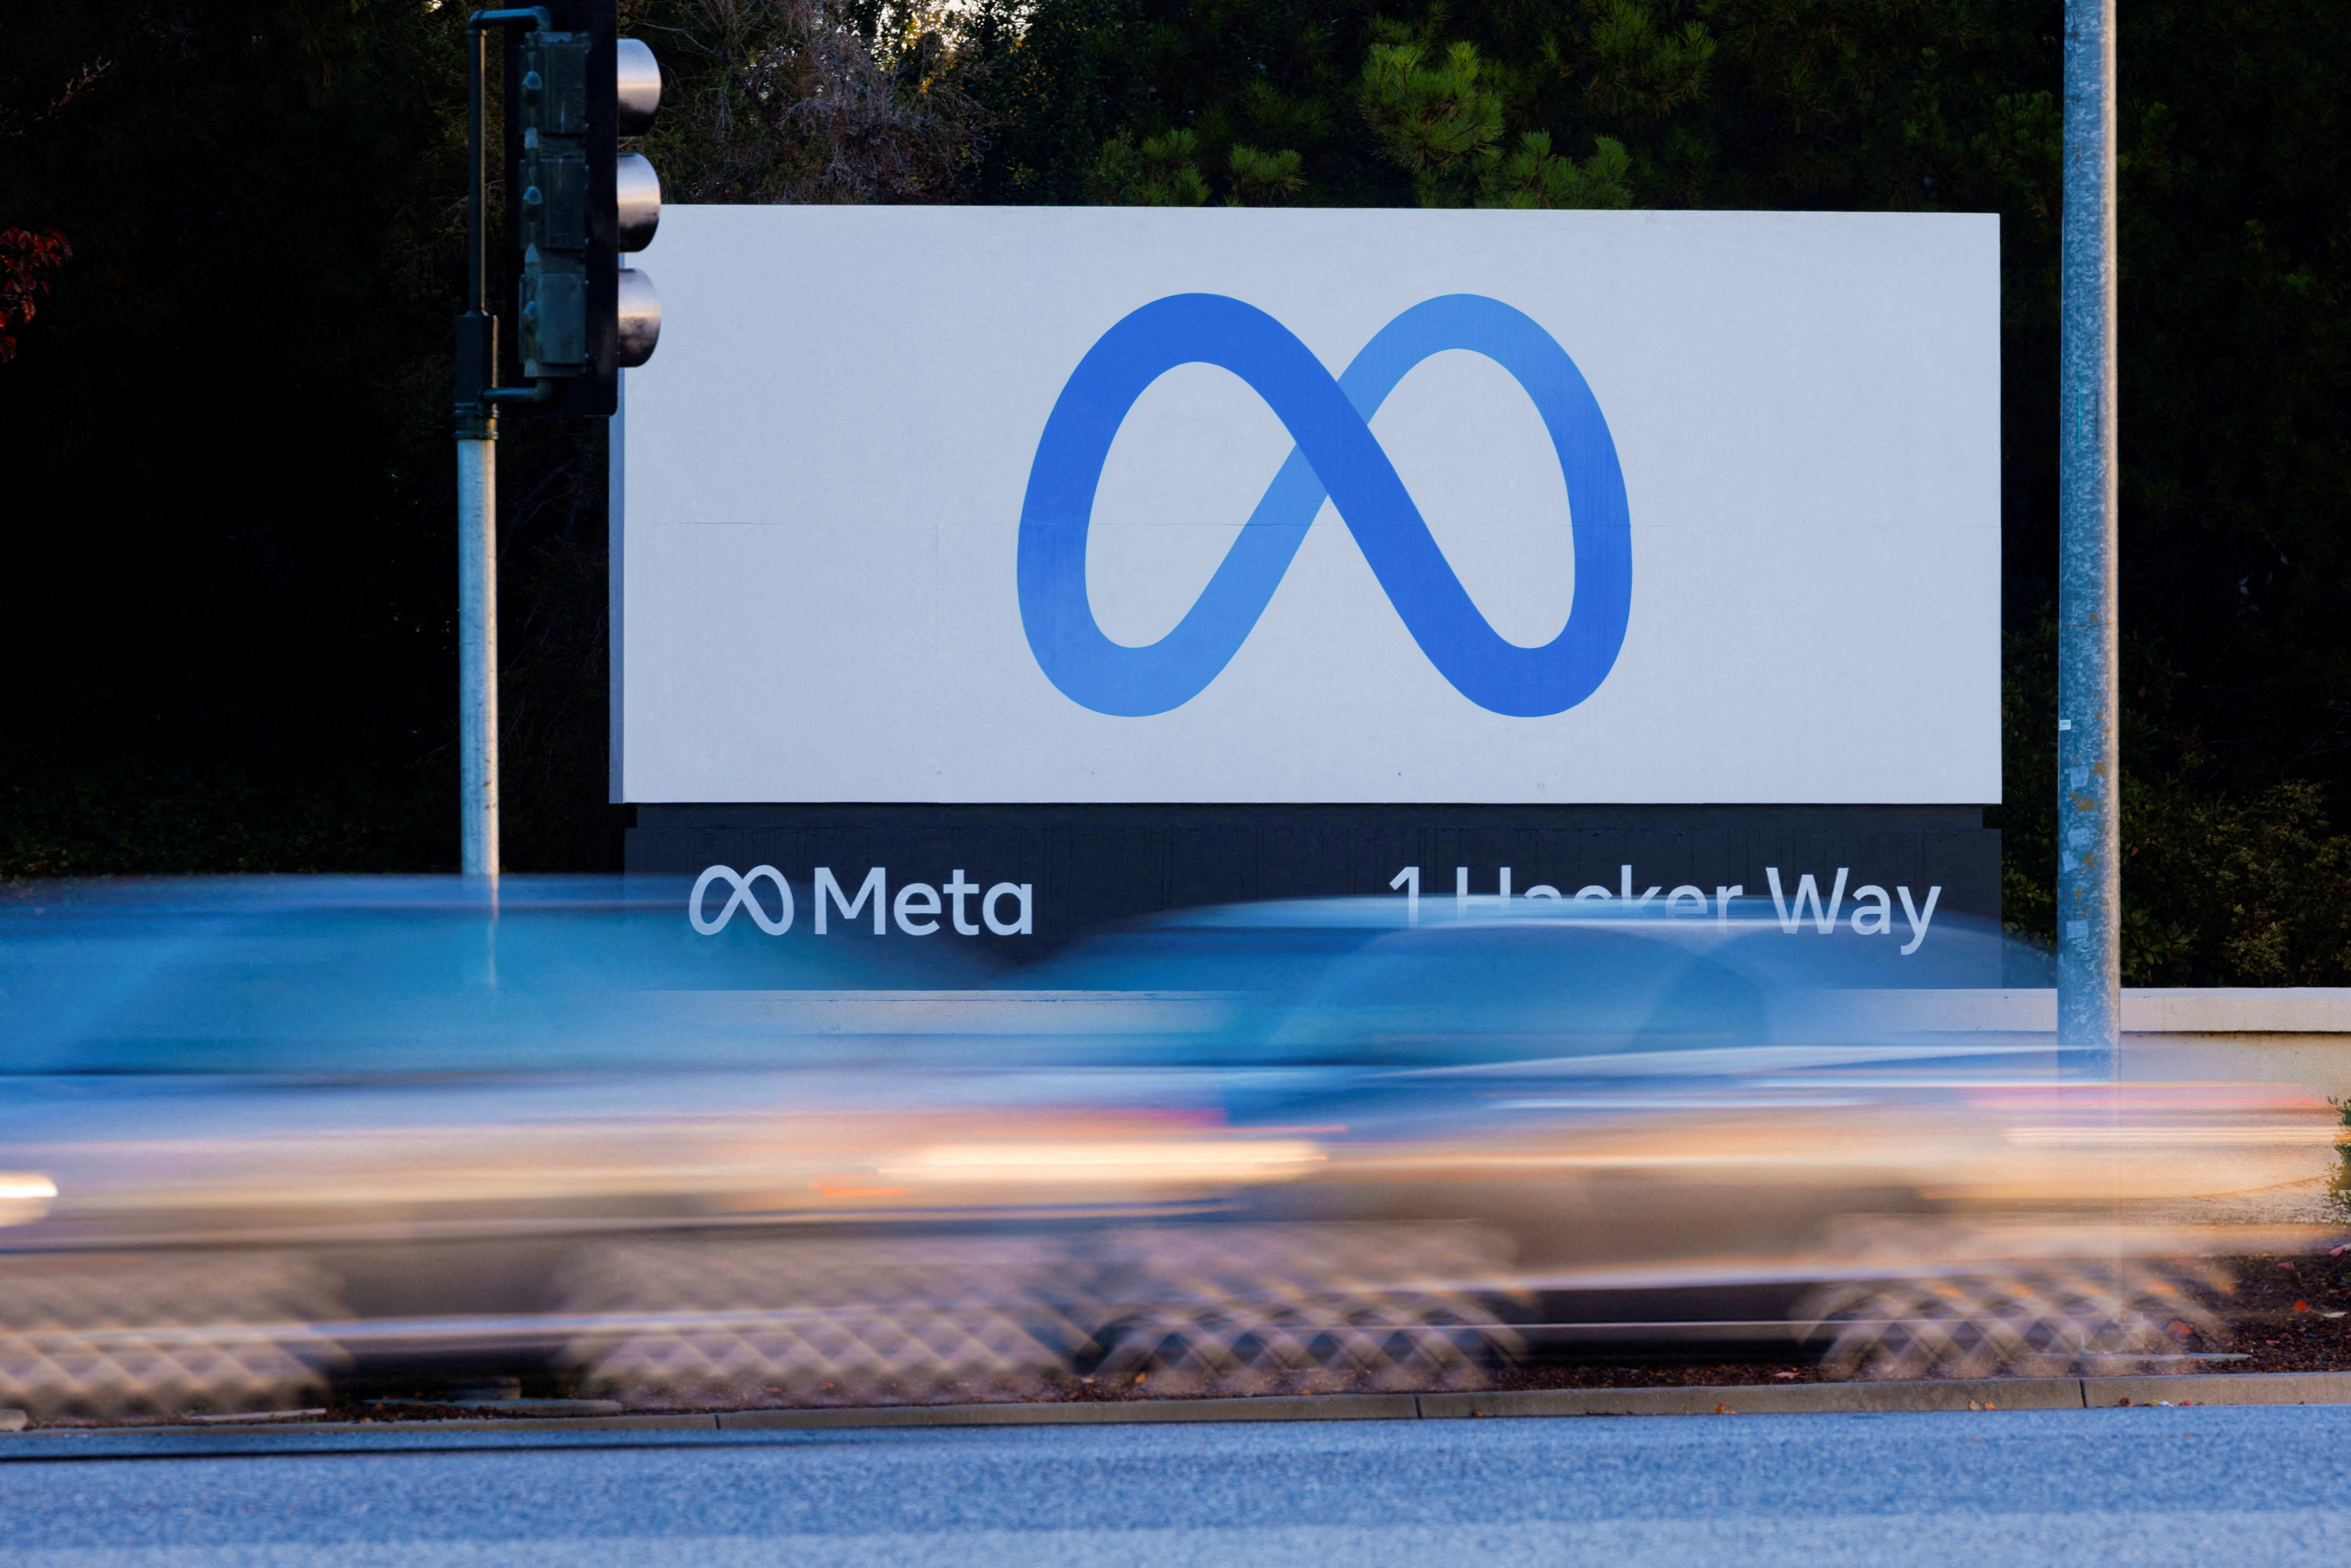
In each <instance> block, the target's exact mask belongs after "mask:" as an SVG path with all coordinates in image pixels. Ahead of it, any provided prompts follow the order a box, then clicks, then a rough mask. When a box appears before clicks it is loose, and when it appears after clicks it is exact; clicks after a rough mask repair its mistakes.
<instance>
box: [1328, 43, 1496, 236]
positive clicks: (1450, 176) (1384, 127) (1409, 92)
mask: <svg viewBox="0 0 2351 1568" xmlns="http://www.w3.org/2000/svg"><path fill="white" fill-rule="evenodd" d="M1430 55H1431V51H1430V50H1429V49H1428V48H1427V47H1426V46H1425V45H1422V44H1419V43H1374V45H1373V46H1372V47H1371V53H1370V56H1369V57H1367V58H1366V59H1365V60H1364V83H1363V89H1362V99H1363V106H1364V119H1365V120H1369V121H1370V122H1371V125H1372V129H1373V131H1374V132H1375V133H1376V134H1377V135H1378V137H1379V142H1380V147H1381V150H1382V151H1384V152H1386V153H1387V155H1388V156H1389V157H1390V158H1391V159H1393V160H1395V162H1396V164H1397V166H1398V167H1400V168H1402V169H1403V170H1404V171H1405V172H1406V173H1408V174H1410V175H1411V176H1412V180H1413V184H1414V185H1415V187H1416V188H1417V189H1418V191H1419V193H1420V203H1421V205H1423V206H1425V207H1449V206H1458V205H1459V204H1460V200H1459V197H1460V193H1461V192H1462V191H1463V190H1464V189H1465V188H1466V187H1467V186H1468V184H1469V183H1470V182H1471V181H1472V180H1474V179H1475V177H1476V175H1477V174H1478V172H1479V171H1480V169H1481V167H1482V166H1483V165H1484V164H1485V163H1487V162H1490V161H1491V160H1492V158H1493V156H1494V152H1495V143H1496V142H1498V141H1500V140H1501V139H1502V100H1501V99H1500V97H1499V95H1497V94H1495V93H1493V92H1491V91H1489V90H1486V89H1481V88H1479V85H1478V66H1479V62H1478V46H1477V45H1475V44H1469V43H1455V44H1452V45H1449V46H1448V47H1447V48H1446V49H1445V51H1444V52H1443V53H1442V54H1441V55H1437V56H1436V57H1434V58H1431V57H1430Z"/></svg>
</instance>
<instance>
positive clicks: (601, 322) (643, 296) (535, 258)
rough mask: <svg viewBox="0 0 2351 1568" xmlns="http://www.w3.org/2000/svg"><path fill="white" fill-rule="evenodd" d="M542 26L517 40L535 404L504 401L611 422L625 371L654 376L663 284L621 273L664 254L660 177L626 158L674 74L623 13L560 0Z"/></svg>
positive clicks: (510, 41) (519, 243)
mask: <svg viewBox="0 0 2351 1568" xmlns="http://www.w3.org/2000/svg"><path fill="white" fill-rule="evenodd" d="M514 14H515V13H513V12H507V13H502V14H501V15H506V16H511V15H514ZM542 18H543V19H542ZM532 19H533V20H534V21H537V22H538V23H539V25H538V26H533V27H531V28H529V29H528V30H524V29H522V28H520V27H514V28H510V29H508V30H507V34H506V37H507V105H508V110H507V170H508V183H507V189H508V190H509V191H511V192H513V193H515V199H514V200H513V201H512V202H511V203H510V204H509V207H508V226H509V228H510V230H511V232H512V234H513V235H514V249H513V251H512V253H511V254H512V255H513V256H514V263H515V268H516V270H515V277H514V282H515V291H514V296H513V298H514V300H515V313H516V327H515V330H514V332H513V333H512V334H511V335H510V341H511V343H512V345H513V360H512V361H511V362H510V364H509V365H508V366H507V368H506V369H507V378H511V379H513V380H516V381H518V382H528V383H530V395H528V397H525V396H522V395H519V393H520V392H521V389H520V388H517V394H509V395H507V396H501V397H500V398H498V400H497V401H499V402H530V403H535V404H537V405H538V406H539V407H541V408H545V409H548V410H549V411H550V412H554V413H573V414H609V413H613V412H614V411H615V410H616V409H617V408H618V407H619V399H620V381H619V373H620V371H622V370H624V369H628V368H631V367H633V366H636V365H642V364H643V363H644V362H645V361H646V360H647V359H649V358H650V357H652V354H653V345H654V343H655V342H656V341H657V340H659V338H660V336H661V302H660V300H659V298H657V297H656V296H655V295H654V293H653V284H652V281H651V280H650V279H648V278H647V277H645V276H644V274H643V273H642V272H638V271H636V270H634V269H632V268H625V267H622V266H621V256H622V253H624V252H629V251H636V250H642V249H643V248H644V246H646V245H648V244H649V243H651V242H652V239H653V230H654V228H655V227H656V226H657V225H659V223H660V222H661V178H660V176H659V175H658V174H656V173H655V172H653V165H652V164H651V163H650V162H646V161H645V159H643V157H641V156H639V155H637V154H635V153H630V154H626V155H623V154H622V152H621V150H620V138H621V137H622V136H636V135H642V134H643V133H644V131H646V130H648V129H650V127H651V125H652V123H653V114H654V111H655V110H658V109H659V108H660V106H661V67H660V65H659V64H658V63H657V62H656V61H655V60H654V58H653V51H652V50H651V49H649V48H647V47H645V46H644V45H643V43H640V42H639V41H637V40H636V39H634V38H621V37H616V36H615V25H614V20H613V5H612V0H552V3H550V4H549V5H544V6H540V7H537V8H534V11H533V15H532ZM502 379H506V378H502Z"/></svg>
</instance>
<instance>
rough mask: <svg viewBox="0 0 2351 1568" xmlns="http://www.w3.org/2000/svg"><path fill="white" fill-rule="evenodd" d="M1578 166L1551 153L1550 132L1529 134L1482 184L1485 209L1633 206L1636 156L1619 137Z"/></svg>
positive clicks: (1489, 168) (1497, 161)
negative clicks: (1634, 156)
mask: <svg viewBox="0 0 2351 1568" xmlns="http://www.w3.org/2000/svg"><path fill="white" fill-rule="evenodd" d="M1594 140H1595V141H1598V143H1599V145H1598V146H1597V147H1596V148H1595V149H1593V154H1592V156H1591V157H1589V158H1586V159H1585V160H1584V161H1583V162H1582V163H1581V164H1578V163H1577V162H1576V161H1575V160H1574V159H1573V158H1562V157H1560V156H1559V155H1558V154H1556V153H1554V152H1552V150H1551V132H1549V131H1528V132H1527V133H1526V134H1525V135H1523V136H1521V137H1520V138H1519V145H1518V146H1517V147H1516V148H1514V149H1512V150H1511V151H1510V152H1509V153H1508V154H1506V155H1504V156H1502V157H1499V158H1496V159H1495V160H1494V161H1493V162H1491V163H1489V165H1488V166H1487V168H1486V170H1485V172H1483V173H1482V174H1480V175H1479V180H1478V205H1479V206H1481V207H1519V208H1530V207H1629V206H1631V205H1632V204H1633V192H1632V189H1631V176H1632V172H1633V159H1632V156H1631V155H1630V154H1629V153H1627V152H1625V144H1624V143H1623V142H1621V141H1617V140H1615V139H1614V137H1608V136H1602V137H1597V138H1595V139H1594Z"/></svg>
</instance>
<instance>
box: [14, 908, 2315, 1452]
mask: <svg viewBox="0 0 2351 1568" xmlns="http://www.w3.org/2000/svg"><path fill="white" fill-rule="evenodd" d="M688 893H689V889H688V887H687V886H686V885H685V884H684V883H683V882H681V883H678V884H677V885H674V886H673V885H671V884H669V883H662V882H643V881H630V882H625V883H624V882H619V881H560V882H554V881H549V882H533V881H530V880H528V879H508V880H507V882H506V883H504V885H503V887H502V888H501V889H500V890H499V892H498V894H497V895H496V899H495V901H492V900H490V899H488V898H486V897H485V896H484V894H483V892H482V891H481V890H479V889H478V888H475V887H470V886H467V885H465V884H464V883H457V882H455V881H449V882H440V881H422V880H419V881H399V880H390V881H352V880H344V881H337V880H321V881H294V880H259V881H229V882H192V883H145V884H141V883H110V884H89V885H71V884H57V885H32V886H22V887H17V888H15V889H11V890H9V891H8V893H7V894H6V895H5V903H0V1404H6V1405H17V1406H25V1407H26V1408H28V1409H30V1410H32V1411H33V1412H34V1413H35V1414H36V1416H38V1417H39V1418H41V1419H44V1420H60V1419H77V1418H79V1419H102V1418H120V1417H126V1416H169V1415H172V1414H176V1413H180V1412H193V1411H204V1410H210V1411H214V1412H223V1411H233V1410H245V1409H254V1410H261V1409H270V1408H282V1407H289V1406H308V1405H313V1404H316V1403H318V1402H319V1401H320V1400H322V1399H325V1398H327V1397H328V1396H329V1395H331V1394H334V1393H336V1392H338V1391H340V1392H342V1393H344V1394H347V1395H350V1396H353V1397H358V1396H363V1395H364V1394H365V1393H366V1391H367V1390H368V1389H369V1388H370V1387H371V1386H374V1387H379V1388H380V1387H381V1386H382V1385H383V1383H382V1380H383V1379H385V1378H387V1377H392V1376H397V1377H399V1378H402V1379H406V1380H408V1381H410V1382H411V1383H413V1382H415V1381H416V1380H419V1379H425V1380H430V1379H435V1378H451V1379H462V1378H465V1377H473V1378H479V1377H481V1376H484V1375H501V1376H509V1375H510V1376H520V1377H527V1378H532V1379H535V1380H538V1383H539V1385H542V1386H546V1385H553V1386H557V1387H560V1388H563V1389H565V1390H567V1391H569V1392H575V1393H578V1394H581V1395H587V1396H601V1397H610V1398H613V1399H618V1400H621V1401H622V1402H624V1403H626V1404H628V1405H630V1406H635V1407H641V1408H648V1409H658V1408H674V1407H708V1406H761V1405H770V1406H774V1405H806V1404H844V1405H846V1404H869V1403H878V1402H910V1401H967V1400H986V1399H1055V1398H1068V1397H1102V1396H1106V1395H1108V1394H1110V1393H1112V1392H1113V1391H1116V1392H1118V1393H1121V1394H1123V1395H1132V1394H1134V1393H1136V1392H1146V1393H1160V1392H1168V1393H1175V1392H1185V1393H1202V1394H1212V1393H1256V1392H1272V1391H1289V1390H1314V1389H1414V1388H1444V1387H1469V1386H1476V1385H1479V1384H1481V1383H1483V1382H1486V1381H1488V1380H1489V1379H1491V1378H1492V1377H1493V1376H1495V1375H1497V1373H1498V1372H1501V1371H1503V1370H1505V1369H1507V1368H1509V1367H1510V1366H1512V1365H1513V1364H1517V1363H1521V1362H1525V1361H1528V1360H1531V1359H1537V1358H1541V1357H1546V1356H1556V1355H1561V1354H1575V1353H1577V1352H1579V1351H1582V1350H1586V1349H1588V1348H1589V1347H1591V1346H1593V1345H1595V1344H1615V1345H1618V1346H1623V1345H1625V1344H1627V1343H1630V1344H1632V1345H1635V1346H1637V1345H1645V1344H1646V1345H1687V1344H1689V1343H1693V1342H1709V1343H1714V1344H1715V1345H1716V1346H1717V1348H1718V1351H1719V1354H1738V1353H1739V1352H1740V1349H1741V1347H1746V1348H1750V1349H1755V1348H1760V1349H1762V1350H1765V1351H1770V1352H1772V1353H1773V1354H1780V1355H1782V1356H1784V1355H1785V1354H1788V1353H1789V1351H1790V1349H1791V1347H1792V1346H1794V1345H1808V1346H1810V1347H1812V1349H1813V1351H1814V1352H1816V1353H1817V1354H1820V1355H1821V1356H1822V1357H1823V1360H1824V1362H1825V1363H1826V1364H1827V1365H1828V1366H1829V1367H1830V1368H1831V1369H1832V1370H1834V1371H1836V1372H1840V1373H1843V1374H1844V1375H1854V1376H1872V1375H1938V1374H1942V1375H1988V1374H1991V1373H1999V1372H2058V1371H2064V1370H2067V1369H2074V1370H2082V1371H2098V1372H2115V1371H2124V1370H2130V1369H2134V1368H2159V1369H2164V1370H2185V1369H2191V1368H2193V1367H2195V1366H2197V1365H2199V1364H2203V1363H2202V1358H2205V1357H2209V1356H2211V1355H2214V1354H2225V1345H2224V1343H2223V1330H2222V1324H2221V1320H2220V1314H2219V1312H2218V1306H2219V1302H2218V1300H2217V1296H2216V1292H2217V1291H2220V1289H2221V1288H2222V1287H2223V1286H2224V1285H2225V1282H2226V1281H2225V1277H2224V1276H2223V1275H2222V1274H2221V1273H2220V1271H2219V1270H2216V1268H2215V1267H2214V1266H2213V1265H2212V1264H2211V1263H2210V1261H2209V1260H2210V1258H2212V1257H2215V1256H2219V1255H2221V1254H2223V1253H2226V1252H2229V1251H2231V1250H2252V1249H2256V1248H2263V1249H2275V1248H2279V1247H2292V1246H2295V1245H2300V1244H2303V1243H2304V1242H2305V1241H2306V1240H2307V1239H2309V1237H2310V1235H2311V1234H2312V1233H2311V1232H2309V1231H2307V1230H2302V1229H2297V1228H2295V1227H2296V1225H2297V1224H2298V1223H2300V1222H2302V1221H2304V1220H2306V1219H2308V1218H2311V1216H2310V1213H2309V1211H2308V1205H2307V1204H2306V1203H2305V1204H2304V1205H2303V1207H2299V1208H2298V1207H2296V1204H2297V1203H2298V1202H2300V1201H2301V1199H2300V1198H2297V1197H2295V1195H2303V1196H2304V1197H2307V1196H2308V1195H2310V1194H2313V1193H2314V1192H2316V1191H2317V1190H2318V1189H2319V1188H2320V1187H2322V1186H2323V1185H2324V1183H2325V1178H2326V1176H2328V1174H2329V1173H2330V1171H2331V1170H2332V1168H2333V1166H2334V1164H2335V1153H2334V1142H2335V1136H2336V1132H2337V1128H2336V1125H2335V1117H2334V1115H2333V1113H2331V1112H2330V1111H2329V1109H2328V1108H2327V1107H2326V1106H2325V1104H2324V1103H2320V1101H2319V1100H2318V1099H2317V1098H2316V1097H2315V1096H2307V1095H2302V1094H2299V1093H2296V1092H2292V1091H2290V1090H2283V1091H2282V1090H2281V1089H2279V1088H2278V1087H2277V1086H2275V1085H2258V1084H2241V1083H2227V1082H2126V1083H2122V1084H2109V1083H2105V1082H2084V1081H2078V1080H2074V1079H2069V1078H2068V1077H2066V1076H2065V1075H2064V1074H2063V1073H2061V1072H2060V1071H2059V1070H2058V1067H2057V1064H2056V1062H2055V1060H2054V1057H2053V1051H2052V1050H2051V1048H2050V1041H2049V1040H2047V1039H2046V1038H2045V1037H2033V1036H2019V1035H1999V1034H1951V1033H1941V1034H1938V1033H1934V1032H1931V1031H1928V1030H1923V1029H1916V1030H1906V1029H1904V1028H1902V1027H1899V1025H1900V1022H1901V1019H1903V1017H1904V1016H1905V1015H1904V1012H1903V1003H1904V992H1905V990H1906V988H1923V989H1927V990H1930V991H1936V992H1944V991H1949V990H1951V989H1955V988H1968V987H1987V986H2000V985H2009V986H2015V985H2030V984H2033V983H2036V982H2037V980H2038V979H2039V977H2040V975H2039V973H2038V972H2037V966H2039V965H2040V964H2041V960H2040V959H2039V958H2038V957H2037V956H2035V955H2032V954H2030V953H2026V952H2022V951H2021V950H2018V949H2015V948H2012V947H2010V946H2007V945H2006V944H2004V943H2003V942H2002V941H2001V938H2000V937H1999V936H1998V935H1997V934H1996V933H1992V932H1988V931H1969V930H1965V929H1959V928H1957V927H1958V923H1957V922H1952V925H1953V927H1954V928H1953V929H1951V930H1950V931H1949V934H1948V936H1946V935H1945V934H1944V929H1945V928H1944V927H1943V926H1941V925H1938V928H1937V929H1938V941H1937V945H1936V947H1935V948H1934V949H1933V950H1932V951H1931V952H1921V953H1919V954H1917V955H1915V956H1910V957H1907V958H1905V957H1900V956H1898V950H1897V949H1896V946H1895V945H1894V944H1892V943H1891V942H1889V941H1886V940H1885V939H1883V938H1882V937H1880V936H1871V935H1864V934H1861V933H1858V932H1849V931H1846V930H1844V929H1838V930H1835V931H1834V932H1831V933H1829V934H1826V935H1820V934H1816V933H1815V932H1814V931H1813V929H1812V928H1810V927H1806V928H1804V929H1803V930H1802V932H1801V933H1800V934H1799V935H1796V936H1791V935H1790V934H1789V933H1788V931H1787V929H1786V927H1785V926H1784V925H1782V924H1781V923H1780V922H1779V921H1778V920H1777V918H1776V917H1775V916H1774V915H1773V914H1772V912H1771V909H1770V907H1769V905H1768V904H1766V905H1765V906H1764V907H1763V908H1762V909H1761V910H1759V911H1747V910H1743V909H1739V908H1732V909H1729V910H1725V911H1720V912H1716V913H1710V914H1709V915H1708V917H1707V918H1705V919H1703V920H1690V919H1680V918H1676V917H1674V916H1672V915H1668V914H1666V913H1664V912H1659V913H1657V914H1656V915H1635V916H1633V917H1631V918H1625V917H1617V918H1613V919H1612V918H1609V917H1607V916H1605V915H1600V914H1595V913H1593V910H1594V908H1595V907H1596V906H1594V905H1590V904H1573V903H1566V904H1557V905H1543V904H1522V905H1520V906H1519V907H1515V908H1513V909H1512V910H1510V913H1509V914H1508V915H1506V916H1505V915H1468V916H1465V917H1461V918H1457V919H1454V920H1451V921H1447V920H1445V919H1443V918H1442V917H1441V916H1442V913H1443V912H1442V908H1441V906H1435V905H1432V906H1431V909H1424V911H1423V924H1421V925H1407V924H1406V916H1405V908H1404V907H1403V906H1402V901H1400V900H1359V901H1331V902H1320V903H1303V904H1265V905H1258V906H1250V907H1242V908H1233V909H1222V910H1208V911H1202V912H1198V913H1196V914H1193V915H1185V916H1179V917H1174V918H1169V919H1165V920H1162V921H1159V922H1156V923H1155V924H1150V925H1143V926H1140V927H1136V928H1134V929H1131V930H1127V931H1124V932H1121V933H1115V934H1112V935H1108V936H1102V937H1099V938H1097V939H1095V940H1093V941H1092V942H1089V943H1086V944H1081V945H1080V946H1076V947H1073V948H1071V949H1068V950H1066V951H1063V952H1061V953H1060V954H1059V955H1056V956H1050V957H1048V958H1047V959H1046V960H1045V961H1044V962H1042V963H1040V964H1039V965H1037V966H1035V967H1031V968H1029V969H1028V970H1025V971H1021V972H1019V973H1014V974H1009V975H1004V974H994V973H989V972H987V971H984V970H979V969H976V968H971V967H956V966H957V965H958V964H959V963H964V962H967V960H962V959H958V958H957V956H956V954H955V953H954V952H952V951H951V950H947V949H944V948H941V949H938V950H935V951H925V950H923V949H921V948H919V947H916V946H913V945H907V944H885V943H879V942H872V943H868V942H862V941H860V940H859V939H857V938H855V937H853V936H841V937H839V938H837V939H836V938H831V937H829V938H828V939H826V940H825V941H823V942H816V941H813V940H811V939H810V938H808V937H807V936H805V934H803V935H802V936H792V935H790V934H789V933H788V934H786V935H783V936H776V935H773V934H771V933H769V932H768V931H766V930H764V929H763V928H762V927H761V926H760V925H758V924H757V923H754V922H749V921H737V922H733V923H731V924H729V925H726V926H725V927H724V928H723V929H719V930H716V931H715V932H712V931H709V930H707V929H705V928H706V927H707V926H708V925H709V922H707V921H706V920H705V921H704V922H703V923H702V925H701V926H697V925H695V923H694V922H693V921H692V920H691V919H690V917H689V913H688ZM799 896H802V897H806V896H808V894H807V890H799ZM1432 909H1433V910H1434V914H1433V915H1432V912H1431V911H1432ZM1718 915H1719V917H1718ZM1946 918H1947V919H1948V918H1949V917H1946ZM771 924H772V923H771ZM2280 1195H2283V1197H2281V1196H2280Z"/></svg>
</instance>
